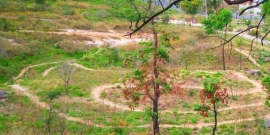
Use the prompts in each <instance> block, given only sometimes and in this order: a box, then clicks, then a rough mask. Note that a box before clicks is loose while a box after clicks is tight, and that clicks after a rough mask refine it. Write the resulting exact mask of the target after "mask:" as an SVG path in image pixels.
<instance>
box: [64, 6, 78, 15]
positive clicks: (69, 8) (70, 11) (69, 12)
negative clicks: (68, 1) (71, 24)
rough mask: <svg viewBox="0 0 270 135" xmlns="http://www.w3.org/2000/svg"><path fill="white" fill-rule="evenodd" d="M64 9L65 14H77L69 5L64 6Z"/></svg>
mask: <svg viewBox="0 0 270 135" xmlns="http://www.w3.org/2000/svg"><path fill="white" fill-rule="evenodd" d="M62 9H63V14H64V15H74V14H75V11H74V10H73V9H72V8H71V7H70V6H69V5H64V6H62Z"/></svg>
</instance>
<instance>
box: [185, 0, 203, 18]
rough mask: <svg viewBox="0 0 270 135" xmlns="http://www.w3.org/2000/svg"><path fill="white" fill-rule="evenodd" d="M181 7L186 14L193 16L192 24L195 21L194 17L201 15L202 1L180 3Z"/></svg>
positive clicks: (187, 0) (189, 0)
mask: <svg viewBox="0 0 270 135" xmlns="http://www.w3.org/2000/svg"><path fill="white" fill-rule="evenodd" d="M180 6H181V8H182V10H183V11H184V12H186V13H187V14H190V15H191V16H192V22H193V21H194V15H196V14H197V13H199V11H200V8H201V6H202V1H201V0H183V1H181V2H180Z"/></svg>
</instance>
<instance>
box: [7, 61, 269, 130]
mask: <svg viewBox="0 0 270 135" xmlns="http://www.w3.org/2000/svg"><path fill="white" fill-rule="evenodd" d="M60 62H65V61H60ZM60 62H50V63H42V64H37V65H32V66H28V67H27V68H24V69H23V70H22V71H21V72H20V74H19V75H18V76H17V77H16V78H19V77H21V76H23V74H24V73H25V72H26V71H27V70H28V69H29V68H32V67H36V66H42V65H46V64H53V63H60ZM73 65H74V66H76V67H79V68H82V69H85V70H90V71H94V70H93V69H90V68H86V67H84V66H82V65H80V64H73ZM50 70H52V69H51V68H50ZM50 70H49V69H48V70H46V71H47V74H48V73H49V72H50ZM233 73H234V74H235V75H237V76H238V77H240V78H242V79H243V80H246V81H249V82H251V83H252V84H253V85H254V86H255V88H254V89H252V90H250V91H249V92H248V93H255V92H261V91H262V89H261V84H260V83H258V82H257V81H255V80H251V79H249V78H248V77H246V76H244V75H243V74H241V73H239V72H236V71H233ZM117 85H122V84H114V85H110V84H109V85H102V86H98V87H96V88H94V89H93V90H92V93H91V94H92V95H93V97H94V99H95V101H96V102H100V103H103V104H105V105H108V106H110V107H114V108H118V109H122V110H130V108H128V107H127V106H125V105H119V104H116V103H114V102H111V101H108V100H103V99H101V98H100V94H101V92H102V91H104V90H105V89H107V88H112V87H116V86H117ZM11 87H12V89H14V90H15V92H16V93H18V94H23V95H26V96H27V97H29V98H30V99H31V100H32V102H33V103H34V104H36V105H38V106H40V107H42V108H45V109H49V105H48V104H47V103H44V102H41V101H40V100H39V97H38V96H36V95H33V94H31V93H29V92H28V91H27V88H25V87H22V86H20V85H19V84H14V85H11ZM188 87H190V86H188ZM195 87H200V86H195ZM248 93H247V92H246V93H243V94H248ZM260 105H263V103H255V104H249V105H241V106H233V107H227V108H223V109H219V111H225V110H231V109H238V108H244V107H253V106H260ZM134 111H143V110H140V109H135V110H134ZM168 112H171V111H168ZM56 113H57V115H58V116H60V117H62V118H65V119H67V120H70V121H75V122H79V123H82V124H86V125H92V126H98V127H111V126H104V125H96V124H93V123H92V121H90V120H83V119H81V118H75V117H70V116H67V115H66V114H64V113H62V112H59V111H58V110H56ZM179 113H183V114H185V113H196V112H193V111H181V112H179ZM266 117H269V116H266ZM254 119H255V118H246V119H239V120H230V121H220V122H219V123H218V124H231V123H236V122H242V121H252V120H254ZM212 125H213V124H212V123H198V124H184V125H173V124H161V125H160V127H164V128H166V127H190V128H195V127H196V128H201V127H204V126H212ZM151 126H152V125H151V124H148V125H141V126H131V127H151Z"/></svg>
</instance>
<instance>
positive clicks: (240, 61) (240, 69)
mask: <svg viewBox="0 0 270 135" xmlns="http://www.w3.org/2000/svg"><path fill="white" fill-rule="evenodd" d="M239 49H240V70H242V61H241V59H242V56H241V55H242V53H241V46H240V47H239Z"/></svg>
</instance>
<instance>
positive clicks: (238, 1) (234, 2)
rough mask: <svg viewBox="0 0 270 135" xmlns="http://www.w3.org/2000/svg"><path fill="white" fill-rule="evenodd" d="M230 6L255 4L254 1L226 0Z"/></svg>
mask: <svg viewBox="0 0 270 135" xmlns="http://www.w3.org/2000/svg"><path fill="white" fill-rule="evenodd" d="M224 1H225V2H226V3H227V4H228V5H236V4H242V3H245V2H253V0H234V1H231V0H224Z"/></svg>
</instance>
